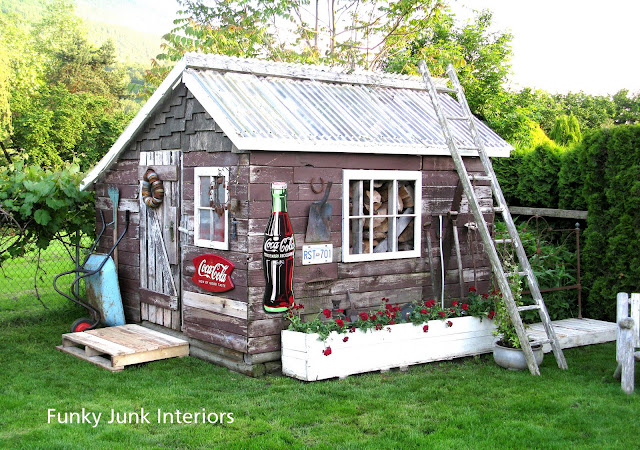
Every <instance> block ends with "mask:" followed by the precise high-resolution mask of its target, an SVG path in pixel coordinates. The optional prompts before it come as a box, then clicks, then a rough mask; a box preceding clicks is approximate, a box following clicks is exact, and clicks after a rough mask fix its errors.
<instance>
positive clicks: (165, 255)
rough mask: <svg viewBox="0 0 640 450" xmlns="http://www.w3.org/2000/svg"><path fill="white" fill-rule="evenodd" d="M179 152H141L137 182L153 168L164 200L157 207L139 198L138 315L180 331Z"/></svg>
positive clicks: (143, 318)
mask: <svg viewBox="0 0 640 450" xmlns="http://www.w3.org/2000/svg"><path fill="white" fill-rule="evenodd" d="M180 165H181V152H180V151H179V150H164V151H156V152H141V153H140V165H139V170H138V175H139V179H140V180H141V181H140V183H142V177H143V175H144V173H145V172H146V171H147V169H149V168H151V169H153V170H154V171H155V172H156V173H157V174H158V177H159V178H160V180H162V183H163V185H164V201H163V202H162V204H161V205H160V206H159V207H158V208H150V207H148V206H147V205H145V204H144V201H143V200H142V195H141V196H140V315H141V318H142V320H148V321H149V322H153V323H157V324H158V325H163V326H165V327H167V328H173V329H174V330H180V327H181V317H180V305H179V302H180V264H179V261H180V257H179V256H180V255H179V246H178V241H179V236H178V217H179V216H178V214H179V210H180V176H179V174H180Z"/></svg>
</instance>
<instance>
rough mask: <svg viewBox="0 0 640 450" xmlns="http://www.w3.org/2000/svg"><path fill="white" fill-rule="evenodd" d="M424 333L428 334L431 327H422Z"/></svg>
mask: <svg viewBox="0 0 640 450" xmlns="http://www.w3.org/2000/svg"><path fill="white" fill-rule="evenodd" d="M422 331H424V332H425V333H426V332H427V331H429V325H425V326H423V327H422Z"/></svg>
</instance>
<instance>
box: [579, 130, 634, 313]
mask: <svg viewBox="0 0 640 450" xmlns="http://www.w3.org/2000/svg"><path fill="white" fill-rule="evenodd" d="M580 164H581V166H582V170H583V172H584V193H585V198H586V201H587V206H588V210H589V217H588V219H587V224H588V227H587V230H586V231H585V245H584V252H583V254H584V259H583V260H584V264H583V267H584V278H583V279H584V284H585V286H586V288H587V290H588V292H587V293H588V296H587V299H586V302H585V303H586V305H585V306H586V307H585V309H586V313H587V315H588V317H593V318H603V319H609V320H614V319H615V298H616V293H617V292H624V291H626V292H630V291H637V290H638V288H639V287H640V285H639V284H638V280H640V126H637V125H628V126H626V125H621V126H618V127H615V128H606V129H602V130H600V131H598V132H595V133H591V134H588V135H587V136H585V138H584V152H583V153H582V154H581V155H580Z"/></svg>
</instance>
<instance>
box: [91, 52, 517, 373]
mask: <svg viewBox="0 0 640 450" xmlns="http://www.w3.org/2000/svg"><path fill="white" fill-rule="evenodd" d="M441 95H442V101H443V102H444V105H445V107H446V108H448V109H450V112H451V115H456V114H455V112H456V111H457V108H458V106H457V103H456V102H455V101H454V100H453V99H452V98H450V97H449V96H448V95H447V94H441ZM458 115H459V114H458ZM477 125H478V127H479V130H480V133H481V135H482V137H483V139H484V140H485V142H486V149H487V152H488V154H489V156H493V157H506V156H509V154H510V151H511V150H512V147H511V146H510V145H509V144H508V143H507V142H505V141H504V140H503V139H501V138H500V137H499V136H498V135H496V134H495V133H494V132H493V131H491V130H490V129H489V128H488V127H487V126H486V125H484V124H483V123H481V122H480V121H478V123H477ZM454 134H455V135H456V136H455V138H456V139H458V140H459V142H461V143H462V145H461V147H462V148H464V146H465V145H464V143H465V142H468V143H469V144H471V138H470V136H468V135H466V134H465V132H464V131H463V128H462V127H461V128H460V129H455V130H454ZM469 146H470V145H469ZM462 153H463V156H465V161H466V164H467V168H468V170H469V171H470V172H471V173H474V172H476V173H480V174H481V173H484V172H483V170H482V165H481V164H480V162H479V160H478V158H477V157H476V156H475V155H474V154H473V153H472V152H470V151H466V152H465V151H464V149H463V150H462ZM448 154H449V151H448V148H447V146H446V143H445V141H444V138H443V137H442V133H441V131H440V126H439V123H438V120H437V118H436V115H435V112H434V111H433V108H432V105H431V101H430V99H429V96H428V94H427V92H426V89H425V86H424V84H423V82H422V79H421V78H419V77H410V76H397V75H390V74H379V73H370V72H353V73H343V72H339V71H336V70H333V69H330V68H327V67H322V66H305V65H294V64H284V63H275V62H266V61H260V60H250V59H238V58H229V57H223V56H214V55H199V54H189V55H186V56H185V57H184V58H183V59H182V60H181V61H180V62H178V63H177V65H176V66H175V68H174V69H173V70H172V71H171V73H170V74H169V75H168V77H167V79H166V80H164V82H163V83H162V84H161V86H160V87H159V88H158V90H157V91H156V92H155V93H154V95H153V96H152V97H151V98H150V100H149V101H148V102H147V103H146V104H145V105H144V107H143V108H142V109H141V111H140V112H139V113H138V115H137V116H136V117H135V118H134V119H133V121H132V122H131V124H130V125H129V126H128V127H127V129H126V130H125V131H124V132H123V134H122V135H121V136H120V137H119V139H118V140H117V142H116V143H115V144H114V146H113V147H112V148H111V150H110V151H109V152H108V154H107V155H105V157H104V158H103V159H102V160H101V161H100V162H99V163H98V164H97V166H96V167H95V168H94V169H93V170H92V171H91V172H89V173H88V174H87V176H86V178H85V180H84V182H83V186H84V188H86V189H95V192H96V208H97V210H102V211H103V212H104V214H105V217H106V218H107V221H109V220H110V219H111V214H112V213H111V208H112V204H111V200H110V197H109V195H108V193H107V190H108V188H109V187H114V186H115V187H117V188H118V189H119V192H120V203H119V210H118V221H119V223H120V226H121V227H122V226H123V225H124V223H123V221H124V217H125V214H124V211H125V210H128V211H130V217H131V225H130V226H129V229H128V232H127V234H126V235H125V237H124V239H123V240H122V241H121V243H120V245H119V247H118V277H119V283H120V289H121V292H122V297H123V301H124V306H125V315H126V318H127V321H128V322H130V323H140V322H142V323H143V324H146V325H148V326H154V325H151V324H156V326H157V327H163V328H162V329H164V330H167V332H168V333H172V331H170V330H174V331H173V332H174V333H177V332H179V333H182V334H183V335H184V336H186V337H188V338H189V341H190V343H191V354H192V355H194V356H198V357H201V358H204V359H207V360H210V361H213V362H217V363H219V364H222V365H224V366H226V367H229V368H232V369H234V370H238V371H241V372H244V373H249V374H258V373H261V372H263V371H264V370H265V368H266V369H267V370H268V369H269V368H270V367H275V366H277V362H278V361H279V359H280V331H281V329H282V328H283V327H285V323H284V319H283V315H282V314H281V313H279V314H272V313H267V312H266V311H265V310H264V308H263V293H264V289H265V277H264V275H263V270H262V247H263V239H264V237H263V236H264V232H265V228H266V226H267V222H268V219H269V217H270V215H271V190H270V186H271V183H272V182H285V183H287V187H288V213H289V217H290V219H291V223H292V226H293V230H294V233H295V245H296V254H295V270H294V274H293V287H294V295H295V298H296V301H297V302H300V303H303V304H304V305H305V310H304V311H305V313H306V314H311V315H315V314H317V313H318V312H319V311H321V310H322V309H324V308H338V307H340V308H344V309H347V310H348V311H351V312H352V313H357V312H359V311H365V310H369V309H371V308H372V307H377V306H378V305H379V304H380V301H381V298H382V297H387V298H389V299H390V300H391V302H393V303H399V304H405V303H409V302H411V301H414V300H420V299H430V298H439V297H440V295H441V294H440V293H441V288H442V286H441V284H442V283H441V279H442V273H443V272H444V273H445V274H446V283H445V286H446V289H445V297H446V298H455V297H459V296H460V295H461V294H462V293H464V292H468V289H469V287H471V286H474V285H477V286H478V288H479V289H482V288H487V287H488V283H489V277H490V269H489V264H488V261H487V260H486V258H485V256H484V252H483V250H482V245H481V243H480V242H479V238H478V237H477V236H475V235H474V234H475V233H474V231H473V229H474V227H473V225H474V224H473V216H472V215H470V214H467V211H468V209H467V207H466V199H464V198H463V195H462V190H461V187H460V186H459V184H458V175H457V173H456V171H455V168H454V165H453V162H452V160H451V158H450V157H449V156H448ZM149 169H152V170H153V171H154V172H155V173H156V174H157V176H158V178H159V179H160V180H162V182H163V185H164V201H163V202H162V204H161V205H160V206H158V207H157V208H152V207H149V206H147V204H146V203H145V202H144V199H143V196H142V195H141V186H142V179H143V177H145V174H147V171H148V170H149ZM475 189H476V192H477V195H478V197H479V198H480V199H481V200H484V201H485V203H486V206H491V205H492V200H491V192H490V188H489V186H488V184H487V183H486V182H482V181H478V182H476V187H475ZM325 194H326V195H328V198H327V203H326V204H324V205H320V206H322V208H320V209H321V210H322V211H325V212H326V211H328V210H330V211H331V216H330V218H328V219H330V220H325V221H324V222H323V225H324V226H325V227H330V229H325V230H324V231H325V232H328V233H325V236H324V237H320V238H319V237H318V234H314V233H309V232H307V231H308V230H307V226H308V221H309V213H310V209H311V208H312V204H314V203H316V202H320V201H321V200H322V198H323V196H325ZM327 205H330V207H328V206H327ZM316 206H318V203H316ZM451 211H455V212H457V213H458V214H454V215H451V214H449V213H450V212H451ZM325 219H327V218H325ZM487 220H488V221H489V222H492V215H489V214H488V215H487ZM452 223H453V224H455V225H457V228H456V229H457V233H453V231H452V230H453V226H452ZM120 229H123V228H120ZM108 234H109V233H105V236H104V237H103V238H102V241H101V243H100V245H101V247H102V248H103V249H108V248H110V246H111V245H112V241H111V238H110V237H108V236H107V235H108ZM454 242H458V243H459V245H458V249H459V253H460V257H456V255H457V253H456V251H455V247H456V246H455V245H454ZM441 248H442V249H443V251H442V252H440V249H441ZM309 252H311V253H309ZM303 257H304V261H303ZM203 261H207V263H206V264H205V263H203ZM214 262H215V264H222V266H219V267H221V268H223V271H224V275H223V276H222V278H220V277H218V278H217V279H216V280H214V281H215V282H212V283H209V285H207V284H206V283H205V284H203V282H202V279H203V277H204V279H206V278H207V276H206V275H207V274H206V272H207V271H206V270H203V267H205V268H206V267H207V265H209V266H211V265H213V264H214ZM202 264H205V265H204V266H202ZM218 273H219V271H218ZM194 275H195V276H194ZM209 275H210V274H209ZM227 278H228V279H227ZM209 279H212V278H211V277H209ZM223 279H226V281H225V280H223ZM220 281H223V282H222V283H220ZM229 281H230V282H229ZM461 282H462V283H461ZM213 285H215V286H213ZM157 327H156V328H157ZM157 329H159V328H157Z"/></svg>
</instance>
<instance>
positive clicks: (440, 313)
mask: <svg viewBox="0 0 640 450" xmlns="http://www.w3.org/2000/svg"><path fill="white" fill-rule="evenodd" d="M438 314H439V315H440V317H444V316H446V315H447V314H446V313H445V312H444V311H438Z"/></svg>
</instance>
